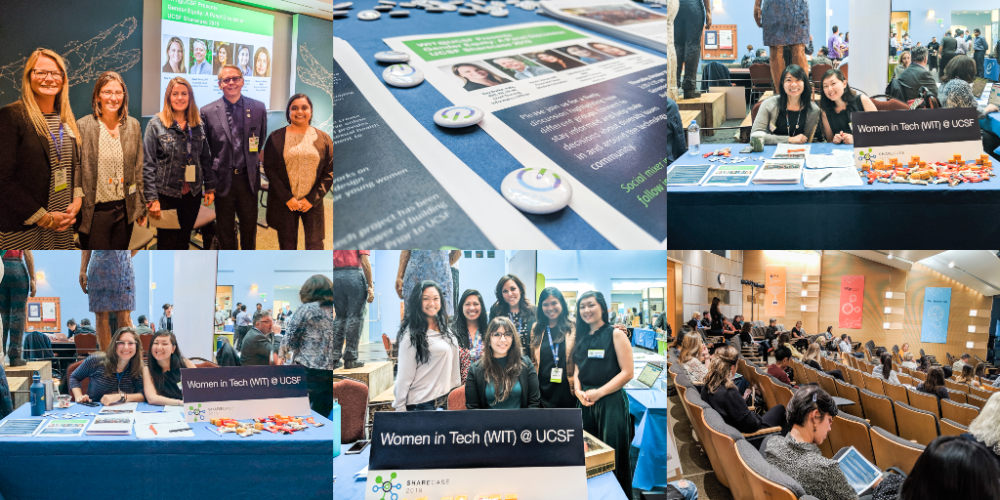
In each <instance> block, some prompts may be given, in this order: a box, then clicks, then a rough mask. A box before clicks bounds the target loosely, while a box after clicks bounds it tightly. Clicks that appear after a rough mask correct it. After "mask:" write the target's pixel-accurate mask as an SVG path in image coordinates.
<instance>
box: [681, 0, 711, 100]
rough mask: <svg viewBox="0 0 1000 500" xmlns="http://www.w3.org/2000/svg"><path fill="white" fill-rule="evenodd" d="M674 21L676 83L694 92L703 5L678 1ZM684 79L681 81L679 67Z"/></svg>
mask: <svg viewBox="0 0 1000 500" xmlns="http://www.w3.org/2000/svg"><path fill="white" fill-rule="evenodd" d="M680 2H681V3H680V7H679V8H678V10H677V17H676V18H675V19H674V50H676V51H677V81H679V82H682V83H681V88H682V89H684V90H694V82H695V80H696V79H697V77H698V62H699V61H700V60H701V32H702V31H703V30H704V29H705V4H704V2H703V1H702V0H680ZM682 66H683V68H684V79H683V80H681V67H682Z"/></svg>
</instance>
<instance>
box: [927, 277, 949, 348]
mask: <svg viewBox="0 0 1000 500" xmlns="http://www.w3.org/2000/svg"><path fill="white" fill-rule="evenodd" d="M950 312H951V288H950V287H941V288H938V287H927V288H924V317H923V321H922V322H921V324H920V341H921V342H930V343H932V344H944V343H946V342H948V314H949V313H950Z"/></svg>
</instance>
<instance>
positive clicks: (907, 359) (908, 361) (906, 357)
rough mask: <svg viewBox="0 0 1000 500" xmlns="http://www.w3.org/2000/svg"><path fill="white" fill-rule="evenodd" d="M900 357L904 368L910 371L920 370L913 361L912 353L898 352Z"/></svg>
mask: <svg viewBox="0 0 1000 500" xmlns="http://www.w3.org/2000/svg"><path fill="white" fill-rule="evenodd" d="M900 356H902V357H903V362H902V363H901V364H902V366H904V367H906V368H909V369H911V370H918V369H920V365H918V364H917V363H916V362H915V361H913V353H912V352H902V351H900Z"/></svg>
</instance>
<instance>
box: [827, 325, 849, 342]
mask: <svg viewBox="0 0 1000 500" xmlns="http://www.w3.org/2000/svg"><path fill="white" fill-rule="evenodd" d="M830 328H833V327H832V326H831V327H830ZM827 330H829V328H827ZM840 340H847V334H846V333H841V334H840Z"/></svg>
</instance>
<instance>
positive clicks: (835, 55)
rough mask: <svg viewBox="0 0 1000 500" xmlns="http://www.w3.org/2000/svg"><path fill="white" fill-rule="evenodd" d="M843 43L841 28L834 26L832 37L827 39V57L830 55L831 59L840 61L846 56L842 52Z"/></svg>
mask: <svg viewBox="0 0 1000 500" xmlns="http://www.w3.org/2000/svg"><path fill="white" fill-rule="evenodd" d="M842 43H843V42H842V41H841V39H840V28H839V27H837V26H834V27H833V34H831V35H830V38H828V39H827V40H826V53H827V57H829V58H830V60H831V61H839V60H840V59H841V58H842V57H844V56H843V54H841V53H840V45H841V44H842Z"/></svg>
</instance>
